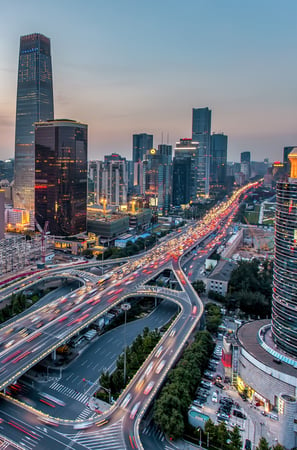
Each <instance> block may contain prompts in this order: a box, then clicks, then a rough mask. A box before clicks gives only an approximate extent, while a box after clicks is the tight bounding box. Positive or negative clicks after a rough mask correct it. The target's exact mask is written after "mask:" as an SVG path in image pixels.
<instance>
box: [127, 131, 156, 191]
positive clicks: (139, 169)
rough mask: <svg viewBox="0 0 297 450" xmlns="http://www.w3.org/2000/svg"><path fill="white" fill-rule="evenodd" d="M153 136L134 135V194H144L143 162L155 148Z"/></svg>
mask: <svg viewBox="0 0 297 450" xmlns="http://www.w3.org/2000/svg"><path fill="white" fill-rule="evenodd" d="M153 140H154V137H153V135H152V134H147V133H140V134H133V155H132V158H133V166H134V167H133V173H134V175H133V193H134V194H144V179H143V161H144V159H145V156H146V154H147V152H148V151H149V150H150V149H151V148H153Z"/></svg>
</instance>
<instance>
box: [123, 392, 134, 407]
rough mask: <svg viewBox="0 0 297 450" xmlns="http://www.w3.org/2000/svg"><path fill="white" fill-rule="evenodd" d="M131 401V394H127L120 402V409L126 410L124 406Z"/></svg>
mask: <svg viewBox="0 0 297 450" xmlns="http://www.w3.org/2000/svg"><path fill="white" fill-rule="evenodd" d="M131 399H132V395H131V394H127V395H126V397H125V398H124V400H123V401H122V404H121V407H122V408H126V406H127V405H128V403H129V402H130V401H131Z"/></svg>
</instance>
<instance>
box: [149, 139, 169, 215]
mask: <svg viewBox="0 0 297 450" xmlns="http://www.w3.org/2000/svg"><path fill="white" fill-rule="evenodd" d="M143 167H144V169H143V170H144V180H145V198H146V201H147V204H148V205H149V206H150V207H152V208H153V209H155V210H156V211H157V212H158V214H160V215H167V213H168V211H169V206H170V202H171V177H172V146H171V145H167V144H161V145H159V146H158V149H154V148H153V149H150V151H148V152H147V155H146V160H145V162H144V165H143Z"/></svg>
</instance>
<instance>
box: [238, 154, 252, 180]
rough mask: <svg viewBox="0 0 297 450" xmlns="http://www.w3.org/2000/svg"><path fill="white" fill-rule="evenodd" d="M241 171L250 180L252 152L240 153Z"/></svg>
mask: <svg viewBox="0 0 297 450" xmlns="http://www.w3.org/2000/svg"><path fill="white" fill-rule="evenodd" d="M240 171H241V173H243V175H244V177H245V181H248V180H249V178H250V175H251V152H241V153H240Z"/></svg>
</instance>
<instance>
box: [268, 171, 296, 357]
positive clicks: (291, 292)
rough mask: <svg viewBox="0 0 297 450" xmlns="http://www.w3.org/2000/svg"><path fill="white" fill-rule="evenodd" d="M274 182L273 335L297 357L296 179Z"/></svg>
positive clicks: (284, 347)
mask: <svg viewBox="0 0 297 450" xmlns="http://www.w3.org/2000/svg"><path fill="white" fill-rule="evenodd" d="M289 180H290V181H289V182H279V183H277V195H276V216H275V254H274V275H273V302H272V335H273V339H274V341H275V343H276V344H277V346H278V347H279V348H280V349H282V350H284V351H285V352H287V353H289V354H291V355H293V356H295V357H297V179H289Z"/></svg>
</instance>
